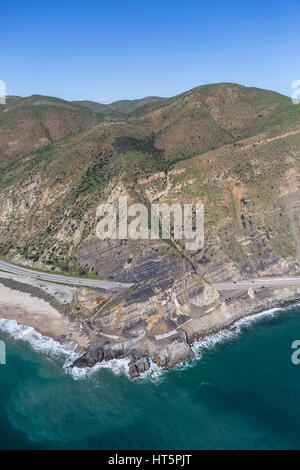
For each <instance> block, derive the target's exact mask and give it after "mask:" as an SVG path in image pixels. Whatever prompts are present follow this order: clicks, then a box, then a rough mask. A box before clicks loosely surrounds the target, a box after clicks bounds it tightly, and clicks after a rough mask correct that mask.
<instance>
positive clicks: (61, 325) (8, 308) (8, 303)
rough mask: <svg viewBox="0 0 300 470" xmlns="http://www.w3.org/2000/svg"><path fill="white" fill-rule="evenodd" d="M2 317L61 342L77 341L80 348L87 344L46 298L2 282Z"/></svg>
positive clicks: (0, 316) (0, 314) (85, 339)
mask: <svg viewBox="0 0 300 470" xmlns="http://www.w3.org/2000/svg"><path fill="white" fill-rule="evenodd" d="M0 318H7V319H9V320H16V321H17V322H18V323H21V324H22V325H26V326H31V327H33V328H34V329H35V330H36V331H38V332H39V333H41V334H42V335H45V336H49V337H50V338H53V339H54V340H56V341H59V342H61V343H65V342H70V341H73V342H76V343H77V344H78V350H79V349H82V348H85V347H86V346H87V343H88V340H87V338H86V337H85V336H81V335H80V333H79V332H78V331H77V330H76V329H75V327H74V325H73V324H72V323H71V322H70V321H68V319H67V318H65V317H64V316H63V315H62V314H61V313H60V312H58V311H57V310H56V309H55V308H53V307H52V306H51V305H49V304H48V303H47V302H46V301H45V300H43V299H39V298H38V297H34V296H32V295H31V294H28V293H25V292H20V291H17V290H14V289H10V288H8V287H6V286H3V285H2V284H0Z"/></svg>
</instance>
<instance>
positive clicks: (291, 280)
mask: <svg viewBox="0 0 300 470" xmlns="http://www.w3.org/2000/svg"><path fill="white" fill-rule="evenodd" d="M0 270H3V271H7V272H9V273H13V274H17V275H23V276H26V277H29V278H30V277H31V278H33V279H39V280H42V281H52V282H57V283H66V284H70V285H74V286H87V287H98V288H102V289H107V290H116V289H129V287H131V286H133V284H129V283H124V282H115V281H107V280H103V281H102V280H98V279H85V278H81V277H72V276H64V275H61V274H52V273H43V272H39V271H34V270H33V269H28V268H23V267H21V266H16V265H15V264H11V263H7V262H6V261H2V260H0ZM213 285H214V287H215V288H216V289H217V290H219V291H221V290H242V289H248V288H249V287H252V288H256V287H262V286H265V287H276V286H280V287H282V286H289V285H290V286H291V285H293V286H295V285H299V287H300V277H277V278H269V279H265V278H263V279H250V280H247V281H236V282H233V281H226V282H215V283H213Z"/></svg>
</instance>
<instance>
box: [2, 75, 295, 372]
mask: <svg viewBox="0 0 300 470" xmlns="http://www.w3.org/2000/svg"><path fill="white" fill-rule="evenodd" d="M49 100H50V101H49ZM36 110H38V112H37V111H36ZM58 113H61V114H60V118H59V119H58V118H57V114H58ZM7 116H8V117H9V119H10V121H8V120H7V119H8V118H7ZM20 116H21V117H22V120H24V122H25V121H26V122H27V121H28V126H27V127H26V128H25V127H24V128H23V127H22V126H21V124H22V122H23V121H22V122H20V119H21V118H20ZM9 122H10V123H12V122H13V123H14V125H15V129H16V139H15V143H13V137H12V133H13V132H12V128H11V125H10V124H9ZM0 127H1V132H2V133H1V139H0V222H1V223H0V256H2V257H7V258H8V259H9V260H11V261H14V262H17V263H20V264H24V265H29V266H33V267H38V268H42V269H47V270H52V271H60V272H61V271H63V272H66V273H68V272H69V273H77V274H78V273H80V275H82V276H83V275H90V276H91V275H93V276H94V277H97V276H98V277H104V278H112V279H114V280H116V281H124V282H129V283H133V284H134V286H133V287H132V289H130V290H129V291H128V292H125V293H124V292H123V293H122V294H118V295H117V294H110V293H109V292H106V293H103V292H101V293H98V294H97V293H96V294H95V295H94V296H93V295H92V294H91V293H88V292H86V293H84V292H81V293H79V295H78V299H77V302H78V304H79V305H80V306H81V307H82V311H81V310H78V311H77V313H76V311H74V312H73V315H75V316H76V315H77V316H78V320H79V321H81V323H82V326H83V328H85V329H86V331H87V333H88V335H89V337H90V338H91V342H90V346H89V348H88V350H87V351H86V355H85V356H84V357H83V358H82V359H80V360H79V362H78V364H79V365H91V364H93V363H95V361H97V360H102V359H103V358H104V359H109V358H111V357H124V356H126V355H129V356H130V357H131V360H132V364H131V373H132V375H133V376H134V375H135V374H137V373H138V372H139V371H141V370H143V369H145V368H147V367H148V362H147V360H146V359H145V358H151V360H153V362H156V363H157V364H159V365H162V366H163V367H169V366H171V365H173V364H176V363H178V362H180V361H182V360H185V359H186V358H188V357H190V356H191V355H192V350H191V347H190V344H191V341H192V340H193V339H195V338H196V337H199V336H201V335H203V334H207V333H209V332H211V331H214V330H216V329H218V328H222V327H225V326H226V325H229V324H230V323H232V322H233V321H234V320H235V319H237V318H239V317H241V316H242V315H245V313H246V312H248V311H252V310H253V311H255V309H257V308H264V307H265V305H264V304H263V303H262V304H260V301H261V300H262V302H263V297H262V296H263V295H265V294H261V293H257V294H255V297H254V299H252V298H250V297H249V295H247V293H246V294H245V293H244V294H243V296H244V295H245V299H244V297H243V296H242V297H240V298H239V299H235V300H234V301H230V302H227V301H226V298H223V297H224V296H223V294H222V293H221V296H220V295H219V294H218V293H217V292H216V291H215V289H214V288H213V287H212V285H211V282H215V281H225V280H238V279H247V278H252V277H260V276H272V275H288V274H293V275H294V274H299V271H300V235H299V233H300V209H299V208H300V204H299V201H300V186H299V174H300V140H299V139H300V107H296V106H293V105H292V104H291V103H290V100H288V98H285V97H282V96H280V95H278V94H275V93H271V92H267V91H263V90H257V89H248V88H245V87H241V86H239V85H234V84H220V85H215V86H205V87H200V88H197V89H195V90H191V91H189V92H187V93H184V94H182V95H179V96H177V97H174V98H170V99H167V100H163V102H158V103H154V104H153V103H152V104H151V105H145V106H142V107H140V108H139V109H138V110H136V111H134V112H133V113H132V114H130V115H128V116H125V117H124V116H123V117H122V116H119V117H116V118H112V119H111V120H110V121H106V120H103V119H100V118H99V116H95V115H94V114H93V113H92V114H91V113H90V112H88V111H82V109H80V111H78V109H77V107H76V105H74V104H73V105H69V104H66V103H65V102H61V101H59V102H56V101H55V100H54V102H53V101H52V99H46V100H45V99H44V100H43V99H41V97H39V98H36V97H35V98H34V99H31V100H29V102H27V101H25V103H24V102H20V103H19V104H18V106H16V108H14V107H13V106H12V107H10V108H9V110H7V109H0ZM26 129H27V130H26ZM36 130H38V131H36ZM21 131H22V132H23V131H24V132H25V131H26V139H24V142H23V143H22V141H21V140H20V137H19V134H20V135H21V134H22V132H21ZM43 139H44V140H43ZM17 140H18V142H17ZM120 196H126V197H127V198H128V204H131V203H133V202H137V203H143V204H144V205H145V206H146V207H147V208H148V209H149V208H150V205H151V204H152V203H167V204H173V203H174V202H176V203H178V204H181V205H183V204H185V203H189V204H191V203H194V204H196V203H203V204H204V207H205V243H204V247H203V249H201V250H198V251H194V252H190V251H187V250H186V248H185V244H184V240H183V241H182V242H181V241H180V240H174V238H172V237H171V240H168V241H165V240H162V239H159V240H150V239H149V240H136V241H132V240H99V238H97V236H96V226H97V223H98V221H99V218H98V217H97V207H98V206H99V204H101V203H107V202H111V203H112V204H114V205H116V206H117V204H118V198H119V197H120ZM173 228H174V227H173ZM265 292H266V293H267V294H266V295H267V296H266V298H265V303H266V305H269V304H271V303H272V302H273V300H274V302H275V300H276V299H277V300H279V301H280V302H281V300H282V299H281V295H282V296H285V295H286V296H287V298H290V292H285V291H280V292H281V293H279V292H277V291H276V292H275V291H274V292H269V291H267V290H266V291H265ZM292 296H296V294H295V293H293V294H292ZM243 299H244V300H243ZM272 299H273V300H272Z"/></svg>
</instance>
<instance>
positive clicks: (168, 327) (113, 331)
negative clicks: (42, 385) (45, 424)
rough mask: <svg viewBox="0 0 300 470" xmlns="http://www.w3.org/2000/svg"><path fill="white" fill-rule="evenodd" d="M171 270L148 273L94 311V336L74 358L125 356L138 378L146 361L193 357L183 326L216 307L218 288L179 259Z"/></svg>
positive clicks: (163, 363) (90, 360)
mask: <svg viewBox="0 0 300 470" xmlns="http://www.w3.org/2000/svg"><path fill="white" fill-rule="evenodd" d="M171 262H172V263H173V269H172V271H171V272H170V273H169V275H166V274H164V273H165V270H163V274H161V275H159V273H158V275H157V276H156V278H154V279H153V278H152V279H151V280H149V281H148V282H144V283H142V285H140V286H137V287H134V288H132V289H131V290H129V291H127V292H126V293H125V294H123V295H122V296H121V297H120V298H118V299H117V301H116V300H115V301H114V302H113V303H112V304H111V305H110V307H108V308H107V309H103V308H102V307H100V308H99V309H98V311H97V309H96V312H95V313H94V314H93V319H92V321H91V326H92V328H93V339H92V340H91V344H90V347H89V349H88V351H86V353H85V354H84V356H82V357H81V358H80V359H78V360H77V361H76V362H75V364H74V365H75V366H77V367H86V366H88V367H90V366H91V365H93V364H95V363H96V362H98V361H100V360H110V359H115V358H123V357H128V358H129V359H130V363H129V373H130V375H131V377H133V378H134V377H136V376H138V375H139V374H140V373H143V372H145V371H146V370H148V369H149V365H150V362H151V361H152V362H154V363H156V364H157V365H158V366H160V367H162V368H164V369H167V368H169V367H173V366H174V365H176V364H178V363H181V362H184V361H186V360H188V359H190V358H191V357H192V356H193V351H192V349H191V346H190V343H189V341H188V336H187V334H186V331H185V325H188V324H189V323H192V322H193V321H195V319H197V318H200V317H202V316H203V315H205V314H206V311H207V310H208V309H210V310H212V309H213V310H214V309H216V307H219V306H220V302H219V296H218V293H217V291H216V290H215V289H214V287H212V286H211V285H210V284H208V283H206V282H205V281H204V280H203V279H202V278H201V277H200V276H199V275H198V274H196V273H195V272H194V271H193V270H192V269H191V265H190V264H189V263H188V262H187V261H185V260H182V259H180V258H179V259H177V260H176V259H173V260H172V261H170V260H168V263H169V266H170V265H171V264H170V263H171Z"/></svg>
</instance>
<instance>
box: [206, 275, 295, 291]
mask: <svg viewBox="0 0 300 470" xmlns="http://www.w3.org/2000/svg"><path fill="white" fill-rule="evenodd" d="M213 285H214V287H215V288H216V289H217V290H241V289H249V287H252V288H257V287H262V286H264V287H276V286H278V287H282V286H297V285H298V286H299V287H300V277H274V278H269V279H268V278H263V279H250V280H247V281H236V282H233V281H226V282H215V283H213Z"/></svg>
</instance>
